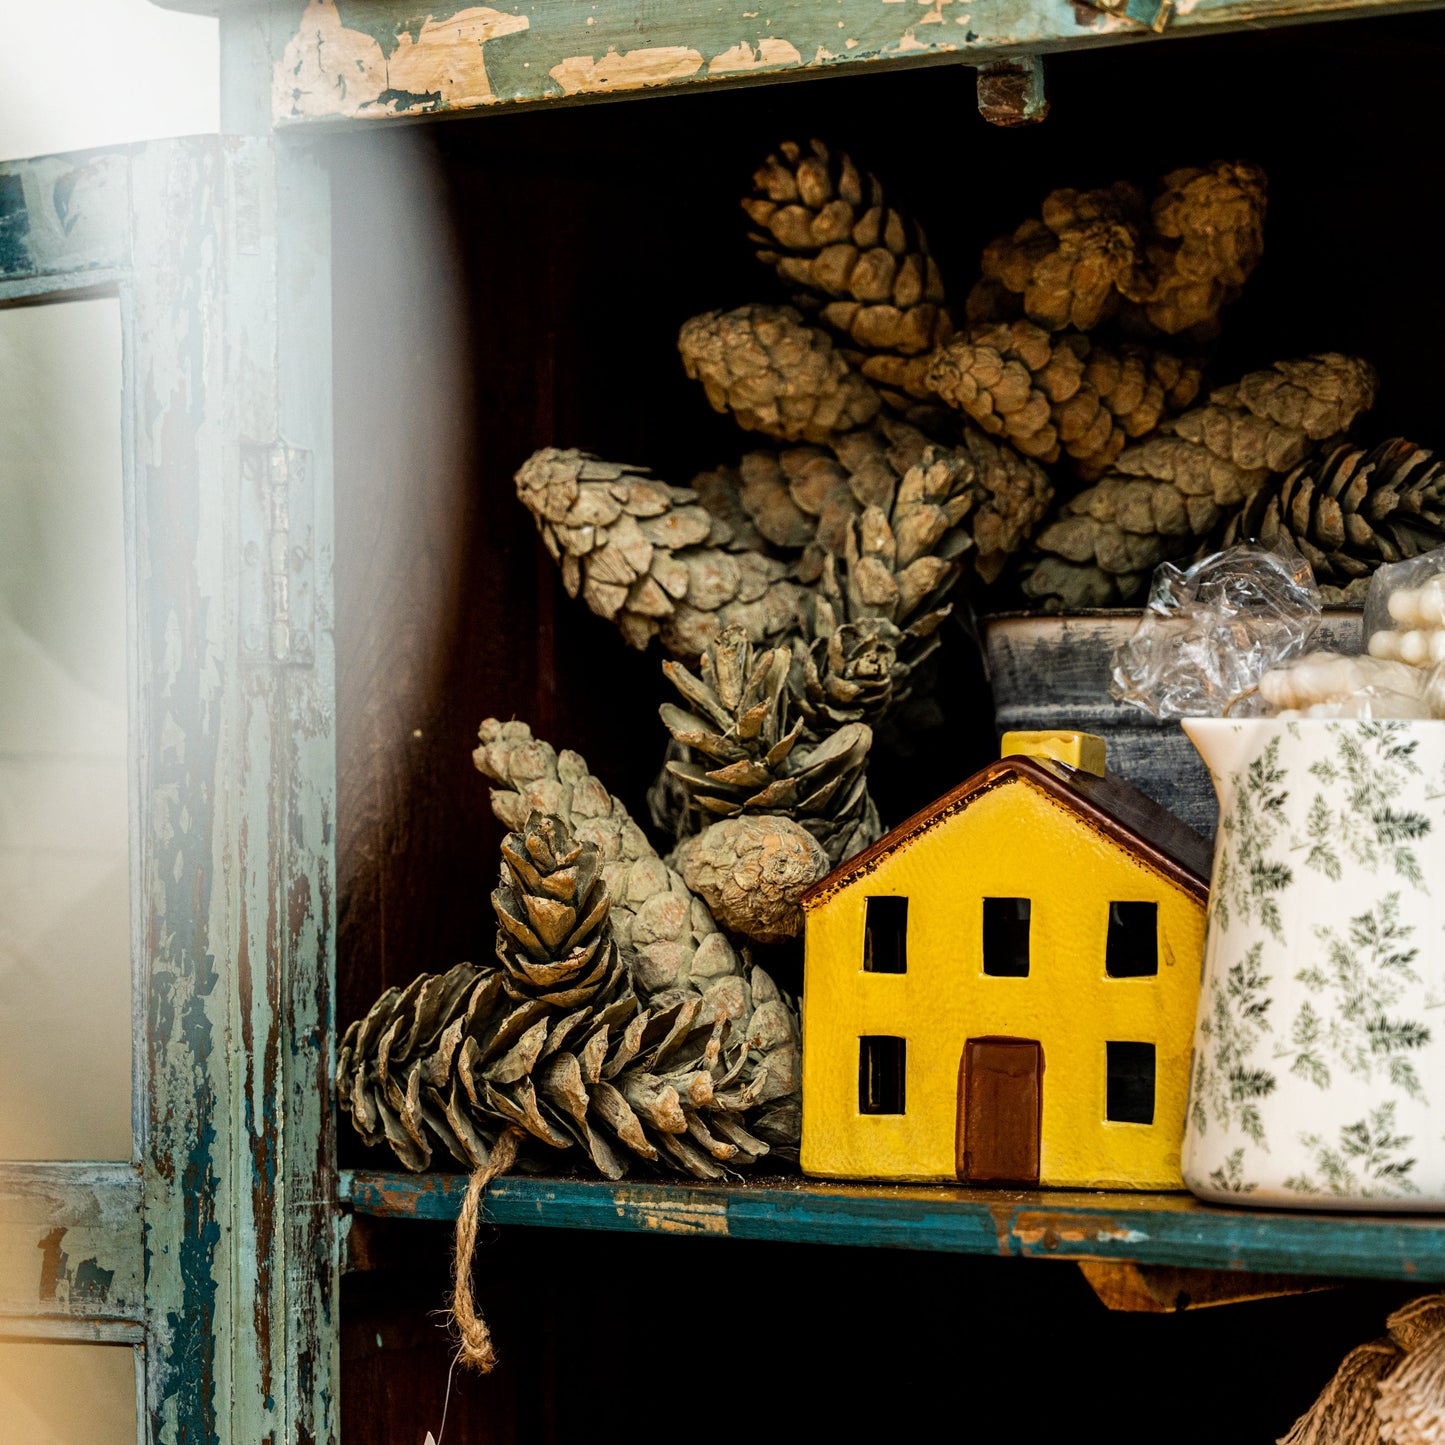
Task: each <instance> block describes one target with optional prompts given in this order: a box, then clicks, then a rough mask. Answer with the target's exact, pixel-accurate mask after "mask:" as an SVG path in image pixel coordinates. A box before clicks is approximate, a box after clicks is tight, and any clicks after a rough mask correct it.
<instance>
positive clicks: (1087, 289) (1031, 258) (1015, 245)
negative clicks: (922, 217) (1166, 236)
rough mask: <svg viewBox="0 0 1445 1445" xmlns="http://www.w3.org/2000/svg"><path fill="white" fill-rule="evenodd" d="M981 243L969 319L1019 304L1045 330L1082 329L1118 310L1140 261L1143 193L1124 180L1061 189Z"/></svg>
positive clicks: (1007, 314)
mask: <svg viewBox="0 0 1445 1445" xmlns="http://www.w3.org/2000/svg"><path fill="white" fill-rule="evenodd" d="M1042 211H1043V219H1042V220H1033V219H1030V220H1027V221H1025V222H1024V223H1023V224H1022V225H1021V226H1019V227H1018V229H1017V230H1015V231H1014V232H1013V234H1012V235H1009V236H1000V237H999V238H998V239H997V240H995V241H992V242H991V243H990V244H989V245H988V246H987V247H985V248H984V253H983V263H982V270H983V279H982V280H981V281H980V282H979V283H978V285H977V286H975V287H974V290H973V292H972V293H971V294H970V296H969V298H968V320H969V323H970V325H979V324H987V323H990V322H997V321H1009V320H1012V319H1013V318H1014V317H1016V316H1017V315H1018V314H1019V312H1020V310H1022V313H1023V315H1025V316H1027V317H1028V319H1029V320H1030V321H1032V322H1034V323H1035V324H1036V325H1039V326H1042V327H1045V328H1046V329H1047V330H1049V331H1062V330H1063V329H1064V328H1065V327H1074V328H1076V329H1077V330H1079V331H1089V330H1092V329H1093V328H1094V327H1095V326H1097V325H1098V324H1099V323H1100V322H1101V321H1105V320H1107V319H1108V318H1109V317H1110V316H1112V315H1113V314H1114V312H1115V311H1117V310H1118V307H1119V303H1120V298H1121V296H1122V295H1123V294H1125V293H1127V292H1128V291H1129V290H1130V289H1131V285H1132V282H1133V279H1134V275H1135V272H1136V270H1137V267H1138V263H1139V259H1140V255H1139V253H1140V250H1141V243H1140V239H1139V231H1140V222H1141V219H1142V217H1143V214H1144V197H1143V196H1142V195H1141V194H1140V193H1139V191H1138V190H1137V189H1136V188H1135V187H1134V186H1131V185H1128V184H1127V183H1125V182H1122V181H1121V182H1118V183H1117V184H1115V185H1113V186H1110V187H1109V189H1108V190H1102V191H1076V190H1073V189H1064V190H1058V191H1054V192H1052V193H1051V194H1050V195H1048V196H1046V197H1045V198H1044V204H1043V208H1042Z"/></svg>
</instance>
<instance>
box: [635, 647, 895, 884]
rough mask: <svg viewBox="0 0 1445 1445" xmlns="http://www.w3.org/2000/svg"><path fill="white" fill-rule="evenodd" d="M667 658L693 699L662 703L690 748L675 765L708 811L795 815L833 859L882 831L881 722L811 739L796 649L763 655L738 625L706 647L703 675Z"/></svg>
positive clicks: (693, 799) (672, 770)
mask: <svg viewBox="0 0 1445 1445" xmlns="http://www.w3.org/2000/svg"><path fill="white" fill-rule="evenodd" d="M662 666H663V671H664V672H665V673H666V674H667V677H668V680H669V681H670V682H671V683H672V685H673V686H674V687H675V688H676V689H677V691H678V693H679V694H680V695H681V697H682V700H683V702H685V703H686V704H687V706H686V707H685V708H682V707H678V706H677V705H676V704H674V703H664V704H663V705H662V710H661V713H662V721H663V725H664V726H665V727H666V728H667V730H668V732H669V733H670V734H671V736H672V739H673V741H674V742H675V743H677V744H678V746H679V747H680V748H681V749H683V750H684V756H683V758H682V759H681V760H676V761H672V762H669V763H668V764H667V771H668V773H669V774H671V776H672V777H673V778H675V779H676V780H677V781H678V782H679V783H680V784H681V785H682V787H683V788H684V789H685V791H686V794H687V796H688V799H689V801H690V803H691V804H692V806H693V808H694V809H695V810H696V814H697V816H698V817H699V818H702V817H707V818H734V817H738V816H740V815H742V814H744V813H751V814H769V815H774V816H781V817H785V818H791V819H793V820H794V821H796V822H797V823H799V824H800V825H801V826H802V827H803V828H804V829H805V830H806V831H807V832H808V833H810V834H812V836H813V837H814V838H815V839H816V840H817V841H818V843H819V845H820V846H821V847H822V849H823V851H824V853H825V854H826V857H827V864H828V867H834V866H836V865H837V864H838V863H841V862H842V861H843V860H844V859H845V858H851V857H852V856H853V854H855V853H858V852H861V851H862V850H863V849H864V848H866V847H867V846H868V844H870V843H871V842H873V841H874V839H876V838H877V837H878V836H879V835H880V834H881V833H882V831H883V830H882V827H881V826H880V824H879V821H878V810H877V809H876V808H875V807H874V806H873V800H872V798H871V797H869V795H868V778H867V773H866V771H865V769H866V767H867V762H868V750H869V748H870V747H871V746H872V743H873V733H872V729H871V728H869V727H868V725H867V724H866V723H863V722H857V721H851V722H845V723H841V724H837V725H834V726H829V727H827V729H826V730H825V731H824V732H823V733H822V734H821V735H818V734H815V735H814V736H813V737H812V738H808V737H805V735H804V734H805V728H806V726H807V719H806V718H805V717H804V716H803V715H802V714H801V713H798V714H797V715H796V716H795V715H794V709H793V706H792V694H791V691H790V688H789V679H790V676H791V674H792V670H793V656H792V652H791V650H790V649H789V648H787V647H775V648H770V649H768V650H767V651H766V652H762V653H757V652H756V651H755V649H754V648H753V645H752V643H751V642H750V641H749V640H748V635H747V633H746V632H745V631H744V630H743V629H742V628H729V629H728V630H727V631H726V632H724V633H723V634H722V636H721V637H720V638H718V640H717V641H716V642H715V643H713V644H712V645H710V646H709V647H708V649H707V651H706V652H705V653H704V654H703V657H702V664H701V667H700V669H699V672H700V674H701V675H700V676H699V675H697V674H694V673H692V672H690V671H689V670H688V669H687V668H686V667H684V666H683V664H682V663H680V662H665V663H663V665H662ZM828 721H829V722H830V723H831V719H829V720H828ZM688 831H689V832H696V831H701V830H700V829H698V828H691V829H689V830H688ZM825 871H826V870H825ZM820 876H821V875H820ZM815 881H816V879H812V880H810V882H815Z"/></svg>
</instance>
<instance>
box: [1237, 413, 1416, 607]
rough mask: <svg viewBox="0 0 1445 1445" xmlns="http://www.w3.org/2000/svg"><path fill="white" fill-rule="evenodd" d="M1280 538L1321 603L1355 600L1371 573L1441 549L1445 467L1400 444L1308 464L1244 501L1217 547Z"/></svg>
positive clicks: (1337, 453)
mask: <svg viewBox="0 0 1445 1445" xmlns="http://www.w3.org/2000/svg"><path fill="white" fill-rule="evenodd" d="M1280 537H1289V538H1290V539H1291V540H1293V542H1294V543H1295V545H1296V546H1297V547H1298V548H1299V549H1300V551H1301V552H1302V553H1303V554H1304V555H1305V557H1306V558H1307V559H1308V561H1309V564H1310V566H1311V567H1313V568H1314V573H1315V579H1316V581H1318V582H1319V583H1320V585H1321V589H1322V590H1326V589H1328V593H1329V595H1328V597H1327V600H1328V601H1331V602H1344V601H1360V600H1363V591H1364V589H1365V588H1366V587H1368V585H1369V579H1370V577H1371V575H1372V574H1373V573H1374V571H1375V569H1376V568H1377V567H1379V566H1381V565H1382V564H1384V563H1387V562H1400V561H1403V560H1405V559H1407V558H1410V557H1417V556H1419V555H1420V553H1421V552H1428V551H1430V550H1432V549H1433V548H1435V547H1439V546H1441V545H1442V544H1445V462H1442V461H1441V460H1439V459H1438V458H1436V457H1435V455H1434V454H1433V453H1431V452H1428V451H1426V450H1425V449H1424V448H1423V447H1418V446H1416V445H1415V444H1414V443H1413V442H1408V441H1406V440H1405V439H1404V438H1403V437H1392V438H1391V439H1390V440H1389V441H1385V442H1381V443H1380V445H1379V446H1376V447H1371V448H1370V449H1368V450H1366V449H1364V448H1362V447H1354V446H1349V445H1343V446H1337V447H1335V448H1334V450H1333V451H1331V452H1328V453H1327V454H1325V455H1323V456H1318V457H1311V458H1310V459H1309V460H1308V461H1306V462H1303V463H1302V464H1301V465H1299V466H1298V467H1296V468H1295V469H1294V470H1293V471H1292V472H1290V473H1289V474H1288V475H1287V476H1283V477H1272V478H1270V480H1269V481H1268V482H1267V483H1266V484H1265V485H1264V486H1262V487H1261V488H1259V490H1258V491H1256V492H1255V493H1254V494H1253V496H1251V497H1250V498H1249V500H1248V501H1247V502H1246V503H1245V504H1244V506H1243V507H1242V508H1241V509H1240V511H1239V512H1237V513H1236V514H1235V515H1234V516H1233V517H1232V518H1231V519H1230V521H1229V525H1228V528H1227V529H1226V531H1225V535H1224V545H1225V546H1232V545H1234V543H1236V542H1247V541H1254V540H1258V541H1260V542H1263V543H1264V544H1265V545H1266V546H1273V545H1274V543H1275V542H1276V541H1277V540H1278V539H1279V538H1280Z"/></svg>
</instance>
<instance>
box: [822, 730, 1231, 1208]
mask: <svg viewBox="0 0 1445 1445" xmlns="http://www.w3.org/2000/svg"><path fill="white" fill-rule="evenodd" d="M1004 752H1005V756H1004V757H1003V758H1002V759H1001V760H1000V761H999V762H996V763H993V764H992V765H990V766H989V767H987V768H985V769H984V770H983V771H982V772H980V773H976V774H975V775H974V776H973V777H971V778H969V779H968V781H967V782H965V783H963V784H961V785H960V786H959V787H957V788H955V789H954V790H953V791H952V792H951V793H949V794H948V795H947V796H945V797H943V798H940V799H939V800H938V802H936V803H934V804H933V805H932V807H929V808H926V809H925V810H924V811H923V812H921V813H919V814H917V815H916V816H915V817H913V818H910V819H909V820H908V821H907V822H906V823H903V824H900V825H899V826H898V827H897V828H895V829H893V831H892V832H891V833H889V834H887V835H886V836H885V837H883V838H881V839H879V841H878V842H877V843H875V844H874V845H873V846H872V847H871V848H869V849H868V850H867V851H866V852H864V853H861V854H859V855H858V856H857V857H856V858H853V859H850V860H849V861H848V862H847V863H845V864H844V865H843V866H842V867H840V868H838V869H837V870H835V871H834V872H833V873H831V874H830V875H829V876H828V877H827V878H825V879H823V880H822V882H820V883H818V884H817V885H816V886H815V887H814V888H813V889H812V890H810V892H808V893H807V894H806V895H805V896H804V898H803V908H804V911H805V915H806V920H807V924H806V926H807V938H806V960H807V961H806V964H805V969H806V972H805V975H804V989H803V1039H804V1051H803V1150H802V1161H803V1168H804V1170H805V1171H806V1172H807V1173H809V1174H814V1175H822V1176H825V1177H829V1178H854V1179H857V1178H864V1179H919V1180H932V1179H948V1180H952V1179H961V1180H964V1181H966V1182H969V1183H1013V1184H1035V1183H1037V1184H1044V1185H1062V1186H1074V1187H1111V1188H1130V1189H1182V1188H1183V1181H1182V1180H1181V1178H1180V1174H1179V1147H1180V1141H1181V1139H1182V1137H1183V1133H1184V1102H1185V1095H1186V1093H1187V1091H1188V1085H1189V1056H1190V1043H1191V1037H1192V1034H1193V1031H1194V1006H1195V1001H1196V998H1197V995H1198V989H1199V971H1200V963H1201V960H1202V957H1203V952H1204V910H1205V901H1206V898H1207V896H1208V888H1209V884H1208V878H1209V867H1210V847H1209V844H1208V843H1207V842H1206V841H1205V840H1204V839H1203V838H1201V837H1200V836H1199V835H1198V834H1197V833H1195V832H1193V831H1192V830H1191V829H1189V828H1187V827H1185V826H1184V824H1182V823H1180V822H1179V821H1178V819H1176V818H1175V817H1174V816H1173V815H1172V814H1170V813H1168V812H1166V811H1165V810H1164V809H1162V808H1160V807H1159V806H1158V805H1157V804H1156V803H1154V802H1152V801H1151V800H1150V799H1149V798H1147V797H1145V795H1144V794H1142V793H1140V792H1139V791H1138V790H1137V789H1135V788H1133V787H1131V786H1130V785H1129V784H1127V783H1125V782H1124V781H1123V780H1122V779H1120V778H1117V777H1115V776H1114V775H1113V774H1111V773H1107V772H1105V770H1104V766H1103V762H1104V745H1103V743H1102V741H1101V740H1100V739H1098V738H1091V737H1088V736H1086V735H1084V734H1081V733H1011V734H1008V735H1006V736H1005V738H1004Z"/></svg>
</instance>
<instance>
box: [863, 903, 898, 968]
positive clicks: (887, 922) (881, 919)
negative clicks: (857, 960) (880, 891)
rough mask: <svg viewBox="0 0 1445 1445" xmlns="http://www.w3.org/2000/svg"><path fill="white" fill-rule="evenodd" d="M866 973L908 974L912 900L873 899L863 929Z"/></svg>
mask: <svg viewBox="0 0 1445 1445" xmlns="http://www.w3.org/2000/svg"><path fill="white" fill-rule="evenodd" d="M863 972H864V973H907V972H908V900H907V899H906V898H881V897H880V898H870V899H869V900H868V918H867V922H866V923H865V925H864V929H863Z"/></svg>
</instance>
